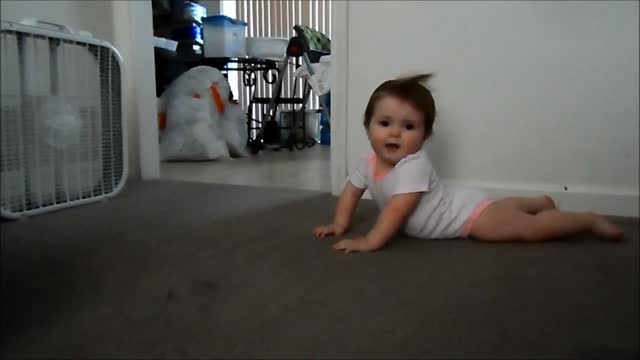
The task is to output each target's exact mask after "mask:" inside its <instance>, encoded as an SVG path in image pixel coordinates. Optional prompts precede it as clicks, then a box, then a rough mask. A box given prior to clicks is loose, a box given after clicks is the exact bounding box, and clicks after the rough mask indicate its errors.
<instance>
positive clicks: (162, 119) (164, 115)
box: [158, 112, 167, 130]
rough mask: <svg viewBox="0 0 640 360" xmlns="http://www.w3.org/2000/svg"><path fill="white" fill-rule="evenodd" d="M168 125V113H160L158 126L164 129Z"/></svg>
mask: <svg viewBox="0 0 640 360" xmlns="http://www.w3.org/2000/svg"><path fill="white" fill-rule="evenodd" d="M166 127H167V113H166V112H161V113H158V128H160V130H164V128H166Z"/></svg>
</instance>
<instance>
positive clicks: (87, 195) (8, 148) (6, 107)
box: [0, 20, 127, 218]
mask: <svg viewBox="0 0 640 360" xmlns="http://www.w3.org/2000/svg"><path fill="white" fill-rule="evenodd" d="M1 24H2V28H1V30H2V31H1V34H2V40H1V41H2V45H1V46H2V47H1V49H0V54H1V56H2V59H1V64H2V65H1V66H2V74H1V76H2V77H1V81H2V89H1V96H2V97H1V99H2V101H1V114H0V135H1V136H0V181H1V182H0V194H1V201H0V215H2V217H5V218H19V217H21V216H29V215H35V214H39V213H44V212H48V211H52V210H58V209H62V208H67V207H71V206H76V205H82V204H87V203H90V202H94V201H98V200H101V199H106V198H109V197H111V196H114V195H116V194H117V193H118V192H119V191H120V190H122V188H123V187H124V184H125V181H126V177H127V156H126V126H125V124H124V117H123V108H124V107H123V101H124V96H123V71H124V69H123V62H122V58H121V57H120V54H119V53H118V51H117V50H116V49H115V48H114V47H113V46H111V45H110V44H109V43H107V42H104V41H100V40H97V39H94V38H93V37H92V36H91V34H89V33H87V32H82V31H81V32H74V31H73V30H72V29H70V28H69V27H67V26H64V25H58V24H52V23H48V22H43V21H39V20H25V21H22V22H21V23H14V22H7V21H2V22H1Z"/></svg>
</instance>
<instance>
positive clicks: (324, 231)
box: [313, 224, 345, 237]
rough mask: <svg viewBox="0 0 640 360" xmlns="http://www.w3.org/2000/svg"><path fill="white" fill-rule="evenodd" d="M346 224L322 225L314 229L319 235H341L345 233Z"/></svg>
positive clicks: (315, 233)
mask: <svg viewBox="0 0 640 360" xmlns="http://www.w3.org/2000/svg"><path fill="white" fill-rule="evenodd" d="M344 230H345V229H344V226H340V225H335V224H329V225H321V226H318V227H316V228H315V229H313V235H315V236H317V237H325V236H329V235H337V236H340V235H342V234H344Z"/></svg>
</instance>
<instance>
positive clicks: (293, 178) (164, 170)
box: [160, 144, 331, 192]
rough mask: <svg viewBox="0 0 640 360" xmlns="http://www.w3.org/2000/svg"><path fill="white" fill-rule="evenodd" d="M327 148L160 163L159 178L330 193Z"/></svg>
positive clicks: (283, 150)
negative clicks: (218, 159) (234, 157)
mask: <svg viewBox="0 0 640 360" xmlns="http://www.w3.org/2000/svg"><path fill="white" fill-rule="evenodd" d="M330 154H331V153H330V148H329V147H328V146H325V145H320V144H318V145H315V146H313V147H310V148H304V149H302V150H293V151H289V150H287V149H281V150H278V151H274V150H263V151H261V152H260V153H259V154H257V155H250V156H249V157H246V158H238V159H228V160H220V161H202V162H162V163H161V164H160V177H161V178H162V179H165V180H183V181H195V182H205V183H217V184H232V185H249V186H268V187H284V188H292V189H304V190H318V191H326V192H329V191H331V176H330Z"/></svg>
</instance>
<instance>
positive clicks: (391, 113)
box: [367, 96, 425, 166]
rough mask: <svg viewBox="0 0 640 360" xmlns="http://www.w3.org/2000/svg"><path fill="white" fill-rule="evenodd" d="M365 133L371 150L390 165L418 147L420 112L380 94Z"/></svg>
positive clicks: (421, 139)
mask: <svg viewBox="0 0 640 360" xmlns="http://www.w3.org/2000/svg"><path fill="white" fill-rule="evenodd" d="M367 134H368V135H369V141H371V146H372V147H373V151H375V153H376V154H377V155H378V157H379V158H380V159H381V160H382V161H384V162H386V163H387V164H388V165H390V166H393V165H395V164H396V163H397V162H398V161H400V160H402V159H403V158H404V157H406V156H407V155H411V154H413V153H415V152H417V151H418V150H420V148H422V143H423V142H424V134H425V128H424V120H423V115H422V113H420V112H419V111H418V110H416V109H415V108H414V107H413V106H412V105H411V104H409V103H407V102H406V101H404V100H401V99H398V98H396V97H392V96H387V97H384V98H382V99H381V100H380V101H378V103H377V104H376V106H375V109H374V112H373V116H372V117H371V123H370V124H369V128H368V129H367Z"/></svg>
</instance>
